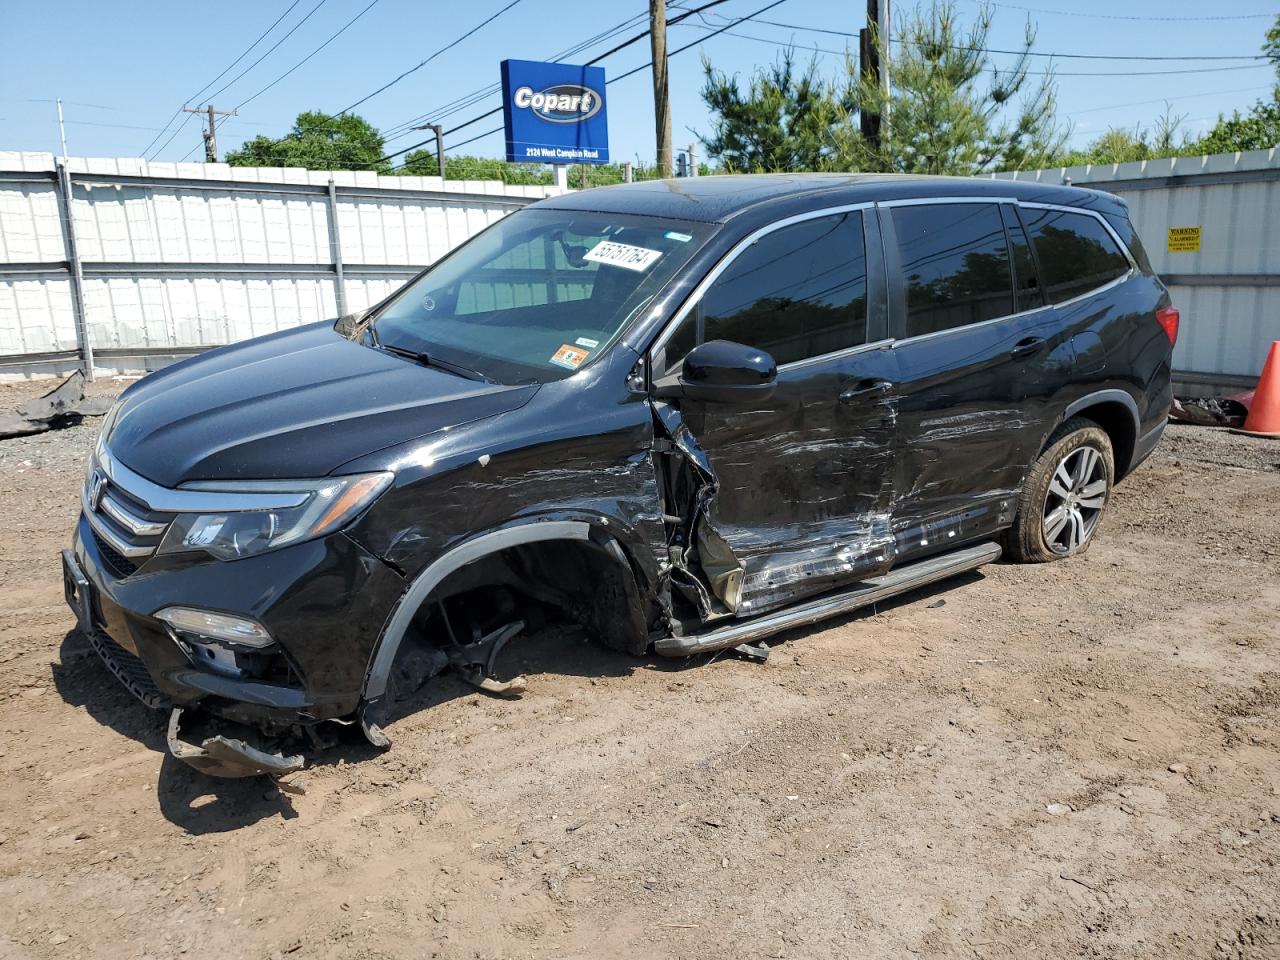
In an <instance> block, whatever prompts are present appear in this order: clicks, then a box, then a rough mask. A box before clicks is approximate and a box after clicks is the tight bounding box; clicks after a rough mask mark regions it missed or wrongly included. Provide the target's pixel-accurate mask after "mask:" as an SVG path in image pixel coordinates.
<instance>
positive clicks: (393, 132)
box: [384, 4, 679, 140]
mask: <svg viewBox="0 0 1280 960" xmlns="http://www.w3.org/2000/svg"><path fill="white" fill-rule="evenodd" d="M672 6H673V8H676V9H679V4H672ZM647 16H648V14H647V13H645V12H641V13H638V14H636V15H634V16H631V17H628V18H627V19H626V20H623V21H622V22H621V23H617V24H615V25H614V26H612V27H609V28H608V29H606V30H602V31H601V32H600V33H597V34H596V35H595V36H593V37H588V38H587V39H586V40H580V41H579V42H578V43H576V44H574V45H573V46H571V47H568V48H567V49H565V50H562V51H560V52H559V53H557V54H554V55H552V56H551V57H548V58H547V59H548V60H550V61H551V62H552V63H559V62H561V61H562V60H564V59H566V58H568V57H571V56H573V55H574V54H577V53H581V52H582V51H583V50H585V49H587V48H588V47H591V46H594V45H595V44H597V43H599V42H601V41H603V40H609V39H612V38H613V37H615V36H617V35H618V34H619V33H621V32H622V31H623V30H626V29H627V28H628V27H631V26H633V25H635V24H636V23H638V22H639V21H642V20H644V19H645V18H646V17H647ZM501 90H502V84H500V83H492V84H488V85H487V86H484V87H481V88H479V89H478V90H473V91H472V92H471V93H468V94H464V95H463V96H461V97H458V98H456V99H454V100H450V101H449V102H448V103H446V104H442V105H441V106H439V107H436V108H434V109H432V110H428V111H427V112H426V113H423V114H420V115H418V116H417V117H414V118H413V119H412V120H406V121H403V122H402V123H397V124H393V125H392V126H391V127H390V128H388V130H387V132H386V134H384V136H386V137H387V139H388V140H398V139H399V138H400V137H403V136H407V135H408V134H410V133H413V132H414V127H415V125H417V124H420V123H422V122H423V121H424V120H437V121H438V120H442V119H444V118H445V117H447V116H451V115H452V114H455V113H458V112H460V111H462V110H465V109H466V108H467V107H470V106H473V105H475V104H477V103H479V102H480V101H482V100H485V99H487V98H488V97H491V96H493V95H494V94H495V93H499V92H500V91H501Z"/></svg>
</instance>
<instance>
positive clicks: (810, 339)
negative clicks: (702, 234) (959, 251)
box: [668, 211, 867, 364]
mask: <svg viewBox="0 0 1280 960" xmlns="http://www.w3.org/2000/svg"><path fill="white" fill-rule="evenodd" d="M691 319H693V318H691ZM697 319H698V320H700V322H701V326H702V330H701V335H700V336H698V335H697V334H696V333H694V331H692V330H688V329H685V330H681V331H679V332H677V334H676V336H675V338H673V344H675V343H678V344H680V345H681V346H683V347H684V348H689V347H692V345H693V343H694V342H698V343H702V342H705V341H707V340H734V341H736V342H738V343H744V344H746V345H748V346H751V347H759V348H760V349H761V350H765V351H767V352H768V353H769V354H770V355H771V356H772V357H773V359H774V360H775V361H776V362H778V363H780V364H782V363H792V362H794V361H796V360H804V359H806V358H808V357H816V356H821V355H822V354H825V353H833V352H835V351H837V350H843V349H845V348H847V347H853V346H857V345H859V344H861V343H863V342H865V340H866V336H867V262H866V247H865V244H864V242H863V237H862V214H861V213H859V212H857V211H854V212H852V213H843V214H838V215H835V216H829V217H820V218H816V219H813V220H804V221H802V222H800V223H796V224H793V225H791V226H789V227H782V228H780V229H778V230H774V231H773V232H771V233H767V234H765V235H764V236H763V237H761V238H760V239H759V240H757V241H756V242H755V243H753V244H752V245H751V246H750V247H749V248H748V249H747V250H745V251H743V253H742V254H740V255H739V256H738V257H737V258H736V259H734V260H733V262H732V263H730V265H729V267H728V269H726V270H725V272H724V273H722V274H721V275H720V276H719V277H717V278H716V281H715V282H714V283H713V284H711V286H710V287H708V288H707V291H706V293H705V294H704V295H703V297H702V301H701V303H700V304H699V309H698V311H697ZM686 352H687V349H686ZM668 355H669V356H673V358H674V359H681V357H682V354H681V355H679V356H675V355H673V354H672V353H671V352H670V351H669V352H668Z"/></svg>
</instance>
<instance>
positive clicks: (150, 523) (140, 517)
mask: <svg viewBox="0 0 1280 960" xmlns="http://www.w3.org/2000/svg"><path fill="white" fill-rule="evenodd" d="M82 506H83V508H84V513H85V516H86V517H87V518H88V520H89V525H90V526H91V527H93V532H94V536H95V539H97V540H98V541H99V543H100V544H105V545H106V546H107V547H108V548H109V549H110V553H109V554H108V555H107V556H108V557H109V558H110V559H111V561H112V563H111V566H112V567H113V568H114V569H115V571H116V572H117V573H118V574H120V575H121V577H127V576H129V575H130V574H131V573H133V571H134V570H136V569H137V568H138V566H139V565H141V564H142V563H144V562H145V561H146V559H147V558H148V557H150V556H151V555H152V554H153V553H155V552H156V548H157V547H159V546H160V541H161V540H162V539H164V534H165V531H166V530H168V529H169V523H170V521H171V520H172V519H173V515H172V514H168V513H161V512H159V511H157V510H153V509H151V507H150V506H149V505H148V504H147V503H146V502H145V501H144V500H142V499H141V498H140V497H139V496H137V495H136V494H134V493H131V492H130V491H128V490H126V489H125V488H124V487H123V486H121V485H120V483H119V482H118V481H117V480H115V479H113V478H112V477H110V476H108V475H107V472H106V471H105V470H104V469H103V468H102V466H101V465H100V464H99V463H97V462H96V458H95V463H94V465H93V469H92V471H91V472H90V474H89V477H88V479H87V481H86V482H85V486H84V495H83V498H82ZM121 561H123V562H121Z"/></svg>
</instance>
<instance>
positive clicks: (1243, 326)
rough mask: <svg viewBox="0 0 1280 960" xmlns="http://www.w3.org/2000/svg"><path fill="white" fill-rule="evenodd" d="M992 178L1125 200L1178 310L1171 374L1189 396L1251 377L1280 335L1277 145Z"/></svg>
mask: <svg viewBox="0 0 1280 960" xmlns="http://www.w3.org/2000/svg"><path fill="white" fill-rule="evenodd" d="M995 176H996V177H997V178H998V179H1011V180H1034V181H1043V182H1045V183H1055V184H1056V183H1063V182H1065V181H1070V182H1071V183H1072V184H1074V185H1075V186H1079V187H1090V188H1093V189H1097V190H1106V191H1108V192H1110V193H1114V194H1118V195H1119V196H1121V197H1123V198H1124V199H1125V201H1126V202H1127V203H1128V204H1129V210H1130V215H1131V216H1132V218H1133V222H1134V226H1136V227H1137V229H1138V233H1139V234H1140V235H1141V236H1142V238H1143V242H1144V243H1145V244H1146V247H1147V252H1148V254H1150V256H1151V261H1152V263H1153V264H1154V266H1155V268H1156V270H1157V271H1158V272H1159V274H1160V275H1161V277H1162V278H1163V279H1164V281H1165V283H1166V284H1167V285H1168V286H1169V288H1170V293H1171V294H1172V296H1173V300H1174V303H1175V304H1177V306H1178V308H1179V309H1180V310H1181V311H1182V329H1181V333H1180V335H1179V337H1178V346H1177V348H1176V349H1175V350H1174V354H1173V362H1174V368H1175V379H1176V380H1177V381H1178V382H1179V384H1180V385H1182V386H1183V387H1184V388H1186V389H1187V390H1188V392H1199V390H1210V389H1213V388H1229V387H1238V386H1250V385H1252V384H1253V383H1254V381H1255V380H1256V379H1257V377H1258V374H1259V373H1261V371H1262V363H1263V361H1264V360H1265V359H1266V354H1267V348H1268V347H1269V346H1270V345H1271V341H1272V340H1277V339H1280V148H1277V149H1272V150H1253V151H1250V152H1248V153H1229V154H1217V155H1214V156H1207V157H1175V158H1171V159H1167V160H1147V161H1144V162H1141V163H1121V164H1114V165H1109V166H1086V167H1065V168H1061V169H1055V170H1035V171H1030V172H1022V173H1001V174H996V175H995ZM1197 388H1198V389H1197Z"/></svg>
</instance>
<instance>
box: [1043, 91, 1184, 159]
mask: <svg viewBox="0 0 1280 960" xmlns="http://www.w3.org/2000/svg"><path fill="white" fill-rule="evenodd" d="M1185 120H1186V114H1175V113H1173V109H1172V107H1171V106H1170V105H1169V104H1168V103H1166V104H1165V111H1164V113H1163V114H1162V115H1161V116H1160V118H1159V119H1157V120H1156V126H1155V129H1154V130H1147V129H1146V128H1144V127H1134V128H1133V129H1132V130H1126V129H1124V128H1122V127H1112V128H1110V129H1109V130H1107V132H1106V133H1104V134H1102V135H1101V136H1099V137H1097V138H1095V139H1094V140H1093V141H1092V142H1091V143H1090V144H1089V146H1087V147H1086V148H1085V149H1083V150H1073V151H1070V152H1069V153H1064V154H1061V155H1059V156H1057V157H1055V158H1054V159H1053V162H1052V166H1061V167H1075V166H1082V165H1084V164H1110V163H1130V162H1132V161H1135V160H1152V159H1155V158H1156V157H1174V156H1181V155H1184V154H1186V153H1188V152H1194V151H1195V150H1196V149H1198V148H1197V146H1196V144H1195V143H1194V141H1192V140H1191V138H1190V137H1188V136H1187V134H1185V133H1183V132H1182V124H1183V121H1185Z"/></svg>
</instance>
